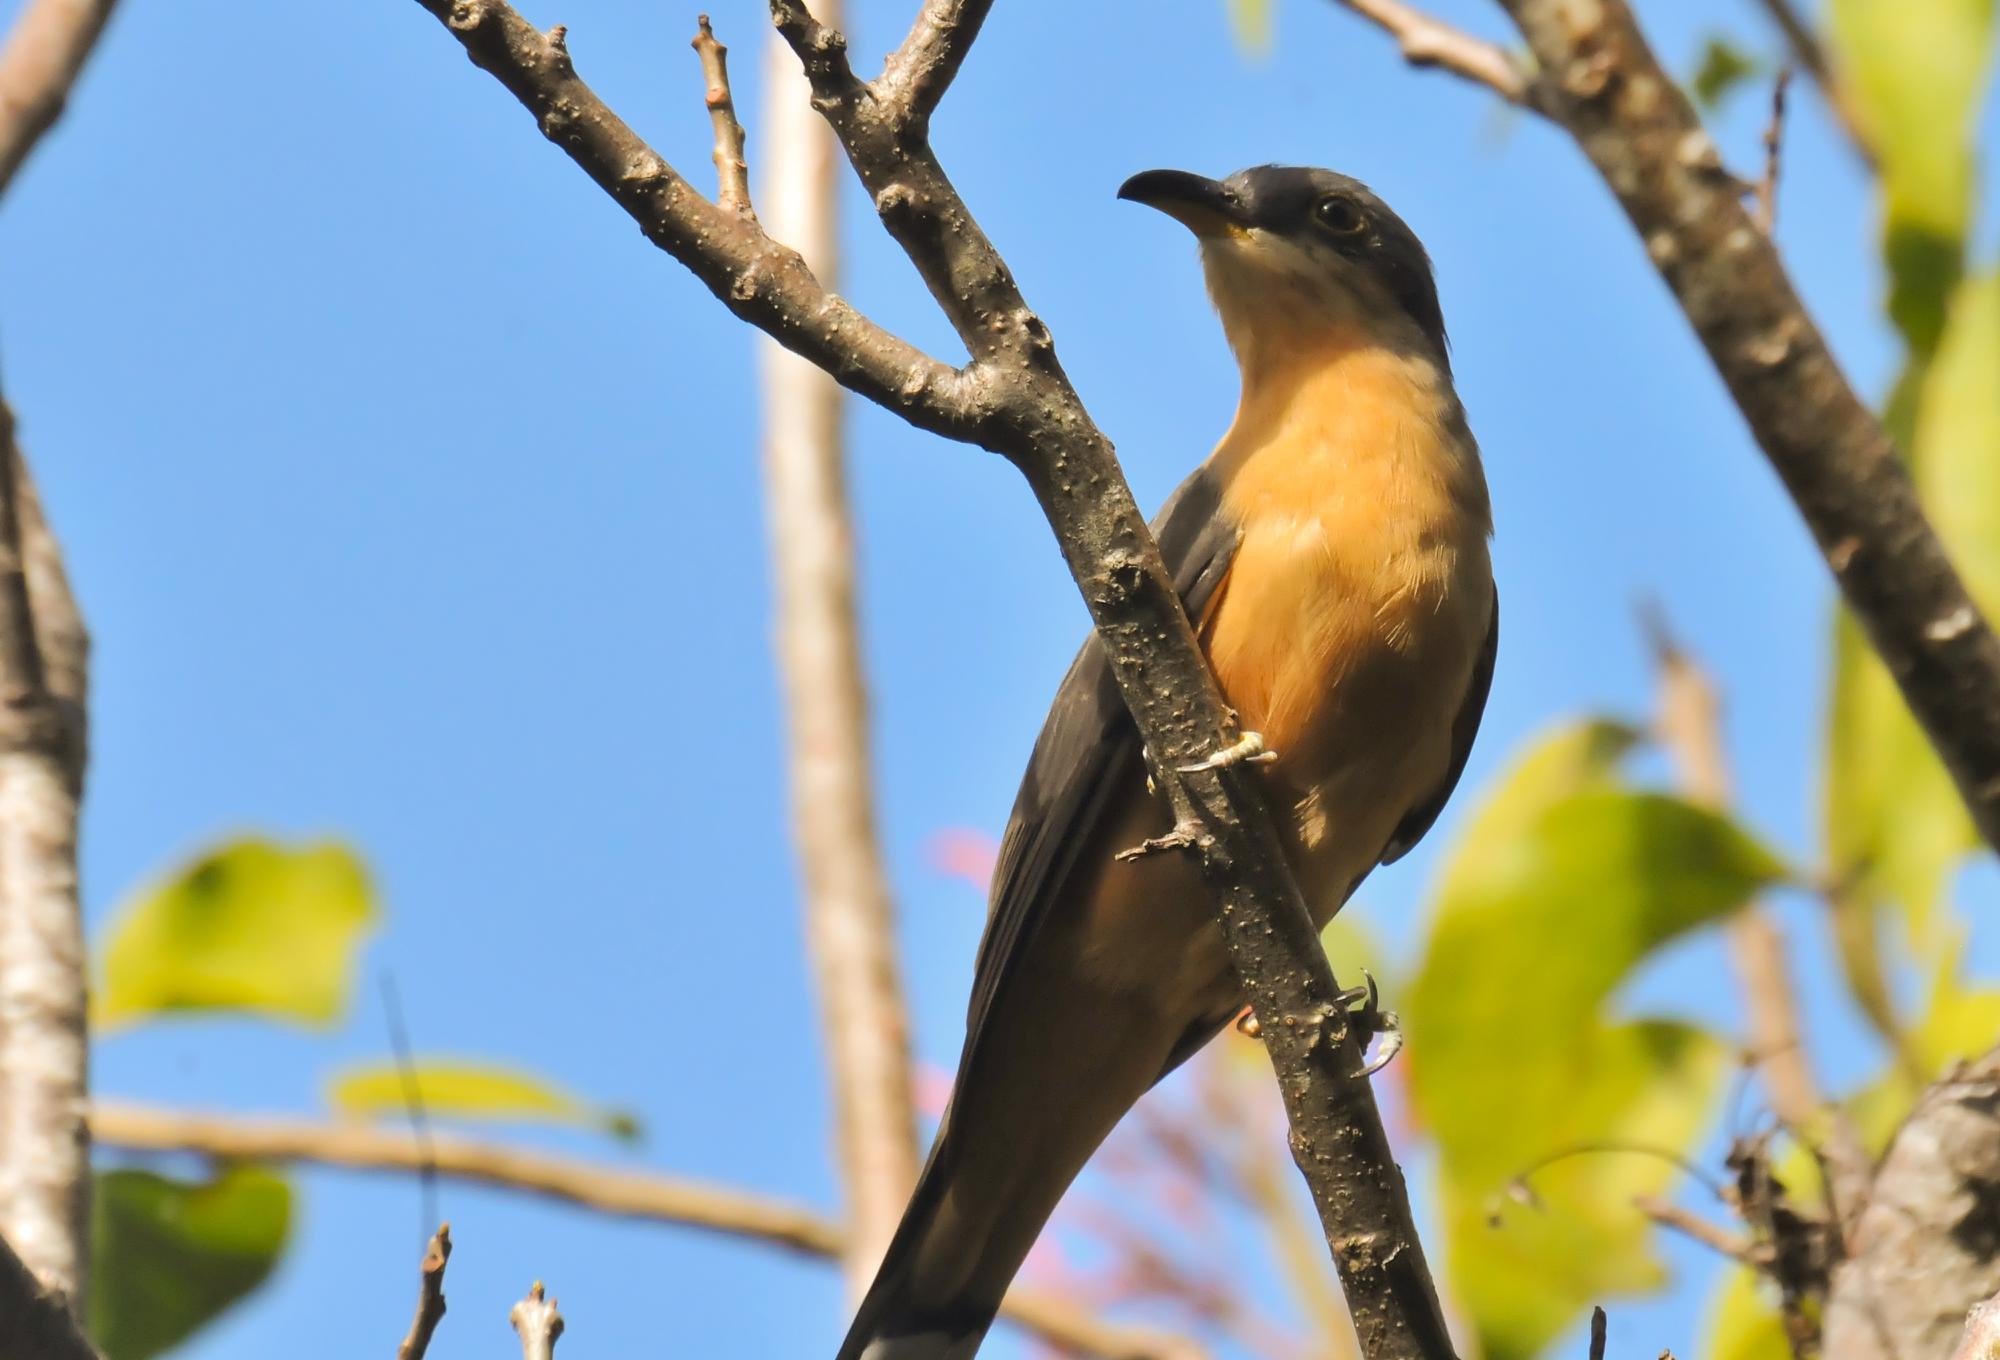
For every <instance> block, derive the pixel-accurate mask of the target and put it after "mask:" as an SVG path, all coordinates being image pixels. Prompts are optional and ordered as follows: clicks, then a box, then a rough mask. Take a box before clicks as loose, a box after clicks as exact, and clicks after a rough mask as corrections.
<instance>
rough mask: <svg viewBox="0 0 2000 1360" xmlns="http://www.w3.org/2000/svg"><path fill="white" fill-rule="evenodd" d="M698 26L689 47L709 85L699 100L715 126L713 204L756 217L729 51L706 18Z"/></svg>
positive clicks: (701, 19)
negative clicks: (730, 78)
mask: <svg viewBox="0 0 2000 1360" xmlns="http://www.w3.org/2000/svg"><path fill="white" fill-rule="evenodd" d="M700 24H701V27H700V29H699V30H698V31H697V32H696V33H695V35H694V42H693V43H692V44H690V45H691V46H692V47H693V48H694V50H695V53H696V55H698V56H699V57H700V58H701V74H702V77H703V79H705V80H706V81H707V82H708V89H707V91H706V92H705V93H704V94H703V96H702V99H703V102H704V103H706V104H707V105H708V117H709V121H710V122H711V123H713V124H714V125H715V184H716V190H717V192H716V201H717V202H718V203H720V204H721V205H722V206H723V207H725V208H728V209H729V210H730V211H732V212H739V213H742V214H743V215H744V216H745V217H755V216H756V215H757V210H756V209H755V208H753V207H751V206H750V162H749V161H748V160H746V159H744V156H743V124H741V123H739V122H737V121H736V97H735V96H734V95H733V94H731V93H730V90H729V49H728V48H726V47H724V46H723V45H722V44H721V43H719V42H717V41H716V40H715V30H714V29H712V28H710V27H709V25H708V16H707V15H706V14H704V15H702V16H701V18H700Z"/></svg>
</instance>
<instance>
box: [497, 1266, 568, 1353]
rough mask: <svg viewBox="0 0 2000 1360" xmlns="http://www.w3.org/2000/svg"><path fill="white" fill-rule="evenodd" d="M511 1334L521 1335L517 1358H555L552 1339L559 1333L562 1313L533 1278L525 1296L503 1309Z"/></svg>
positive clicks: (554, 1343)
mask: <svg viewBox="0 0 2000 1360" xmlns="http://www.w3.org/2000/svg"><path fill="white" fill-rule="evenodd" d="M507 1321H509V1322H511V1323H513V1324H514V1335H516V1336H518V1337H520V1338H521V1360H555V1353H556V1338H557V1337H559V1336H561V1335H562V1334H563V1315H562V1313H561V1312H560V1311H559V1310H558V1309H557V1307H556V1301H555V1300H554V1299H552V1298H549V1297H548V1296H547V1295H546V1294H545V1293H544V1291H543V1289H542V1282H541V1281H540V1280H536V1281H535V1282H534V1283H533V1284H532V1285H530V1286H528V1297H526V1298H525V1299H522V1300H521V1301H520V1302H519V1303H517V1304H515V1305H514V1306H513V1307H512V1308H510V1309H508V1310H507Z"/></svg>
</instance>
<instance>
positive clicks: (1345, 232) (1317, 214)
mask: <svg viewBox="0 0 2000 1360" xmlns="http://www.w3.org/2000/svg"><path fill="white" fill-rule="evenodd" d="M1313 220H1314V221H1316V222H1318V223H1319V224H1320V225H1321V226H1322V227H1325V228H1326V229H1327V230H1328V231H1330V232H1332V233H1333V234H1334V235H1335V236H1354V235H1358V234H1359V233H1360V232H1362V231H1365V230H1366V229H1367V227H1368V222H1367V219H1365V218H1364V217H1362V215H1361V209H1360V208H1359V207H1357V206H1356V205H1355V202H1354V200H1353V199H1351V198H1348V197H1347V196H1345V195H1344V194H1328V195H1327V196H1326V197H1325V198H1322V199H1321V200H1320V201H1319V202H1317V203H1315V204H1314V205H1313Z"/></svg>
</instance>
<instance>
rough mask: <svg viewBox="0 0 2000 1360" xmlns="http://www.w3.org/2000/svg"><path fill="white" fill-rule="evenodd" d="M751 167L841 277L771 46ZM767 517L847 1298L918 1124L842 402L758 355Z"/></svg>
mask: <svg viewBox="0 0 2000 1360" xmlns="http://www.w3.org/2000/svg"><path fill="white" fill-rule="evenodd" d="M766 45H767V49H768V53H769V57H768V60H767V61H766V64H765V90H766V94H765V97H764V108H763V119H762V124H763V129H764V131H763V138H764V148H765V150H764V157H763V165H762V167H761V179H762V192H761V194H760V197H761V198H762V199H763V202H764V210H765V221H766V223H767V226H768V229H769V230H770V231H771V232H772V233H773V234H774V235H776V236H777V237H778V238H779V239H780V240H784V241H788V242H790V243H791V244H792V245H793V246H794V247H795V248H796V249H797V250H798V252H799V253H800V255H802V256H803V257H804V258H805V261H806V263H807V265H809V266H810V267H811V269H812V271H813V273H814V275H815V276H817V277H818V278H820V279H822V280H828V281H830V280H832V279H834V278H836V277H837V272H838V269H837V266H838V258H837V257H838V245H839V242H838V230H837V229H838V214H837V211H836V209H837V206H838V204H837V200H838V187H839V179H838V174H839V159H840V151H839V148H838V147H837V146H836V145H835V144H834V140H833V136H832V134H831V133H830V132H828V130H827V128H826V125H825V124H824V123H823V122H821V121H820V119H819V118H818V117H817V116H816V115H815V114H814V113H813V111H812V108H811V107H810V105H809V104H808V103H807V99H808V97H809V95H810V94H811V91H810V90H808V89H807V88H806V85H805V82H804V81H803V80H802V79H801V78H800V76H799V68H798V63H797V62H796V61H794V60H793V59H792V55H791V53H790V51H788V50H787V49H786V47H785V44H784V43H783V42H781V41H779V39H778V38H777V36H776V35H775V34H771V35H768V40H767V44H766ZM761 358H762V369H763V385H764V399H763V408H764V481H765V517H766V522H767V524H768V528H769V534H770V540H771V554H772V564H773V570H772V578H773V584H774V588H775V593H776V596H777V601H776V606H777V630H776V631H777V642H778V655H779V660H780V669H781V670H782V672H783V680H784V695H785V710H786V719H787V723H786V725H787V727H788V729H789V741H788V746H787V762H786V763H787V769H788V773H789V777H790V781H791V794H792V825H793V835H794V837H795V840H796V844H797V846H798V856H799V864H800V868H801V870H802V871H803V876H804V881H805V882H804V886H805V892H804V898H805V917H806V941H807V945H808V953H809V954H810V956H811V959H812V964H813V971H814V975H815V980H816V982H817V983H818V992H819V1005H820V1032H821V1034H822V1036H823V1037H824V1042H825V1045H826V1054H827V1068H828V1073H829V1075H830V1077H831V1088H832V1098H833V1110H834V1134H835V1137H834V1143H835V1150H836V1153H837V1158H838V1162H839V1167H840V1173H841V1187H842V1193H843V1195H844V1196H845V1207H846V1212H845V1215H844V1217H845V1219H846V1222H847V1231H848V1249H847V1251H846V1252H845V1253H844V1254H843V1258H842V1265H843V1267H844V1269H845V1271H846V1275H847V1284H848V1288H849V1291H850V1294H851V1295H852V1296H853V1297H854V1298H856V1299H858V1298H859V1297H860V1294H861V1292H862V1291H864V1290H866V1289H867V1287H868V1283H869V1281H870V1279H872V1278H873V1276H874V1274H875V1267H876V1266H877V1265H878V1264H879V1263H880V1261H881V1259H882V1253H883V1251H884V1250H885V1249H886V1248H887V1247H888V1245H889V1238H890V1237H891V1236H892V1235H893V1234H894V1233H895V1231H896V1223H897V1221H898V1220H899V1219H900V1218H901V1217H902V1214H903V1206H904V1204H905V1202H906V1201H907V1200H908V1198H909V1194H910V1187H911V1186H912V1185H914V1184H916V1179H917V1170H918V1166H919V1157H920V1153H919V1149H918V1147H917V1115H916V1109H915V1102H914V1100H913V1098H912V1095H911V1092H912V1089H913V1083H912V1080H911V1073H910V1038H909V1028H910V1026H909V1017H908V1016H907V1014H906V1013H905V1011H904V1005H903V987H902V975H901V972H902V970H901V968H900V967H899V966H898V963H897V958H896V934H895V904H894V899H893V897H892V895H891V892H890V888H889V874H888V870H887V868H886V867H885V866H884V864H883V862H882V850H881V842H880V838H879V837H878V836H877V834H876V828H875V789H874V784H873V780H872V778H871V777H870V773H869V751H870V744H869V738H868V695H867V685H866V682H865V680H864V666H863V661H862V655H861V638H860V621H859V620H858V619H857V617H856V611H855V598H854V597H855V580H854V571H855V567H854V526H853V522H852V518H851V516H850V514H849V511H848V503H847V485H846V483H847V470H846V461H847V459H846V449H845V439H844V431H843V429H842V424H841V410H842V407H841V401H842V397H841V391H840V389H839V387H837V386H836V385H835V384H834V383H833V381H832V380H831V379H830V378H828V377H827V376H826V374H824V373H822V372H820V371H819V370H818V369H817V368H815V367H813V366H812V365H811V364H809V363H807V362H806V361H805V360H803V359H801V358H799V357H798V356H797V355H796V354H791V353H789V352H787V351H786V350H785V349H784V348H782V347H781V346H779V345H777V344H775V343H772V342H771V341H769V340H768V339H767V340H765V341H764V343H763V345H762V346H761Z"/></svg>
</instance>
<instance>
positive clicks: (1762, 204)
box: [1753, 66, 1792, 236]
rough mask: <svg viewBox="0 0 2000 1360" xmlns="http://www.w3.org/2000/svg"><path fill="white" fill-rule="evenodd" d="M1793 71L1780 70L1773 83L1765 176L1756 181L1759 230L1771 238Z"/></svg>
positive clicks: (1775, 219) (1765, 129) (1756, 219)
mask: <svg viewBox="0 0 2000 1360" xmlns="http://www.w3.org/2000/svg"><path fill="white" fill-rule="evenodd" d="M1791 84H1792V68H1791V67H1789V66H1781V67H1779V68H1778V76H1777V79H1775V80H1773V81H1772V82H1771V121H1770V122H1769V123H1767V124H1765V126H1764V173H1763V174H1762V175H1759V176H1758V177H1757V215H1756V217H1755V218H1754V219H1753V220H1754V221H1755V222H1756V223H1757V228H1758V230H1760V231H1762V232H1763V233H1764V234H1765V235H1766V236H1769V235H1770V234H1771V233H1772V232H1773V231H1775V230H1776V229H1777V226H1778V169H1779V163H1780V160H1781V159H1782V156H1783V153H1784V149H1785V91H1786V90H1788V89H1789V88H1791Z"/></svg>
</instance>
